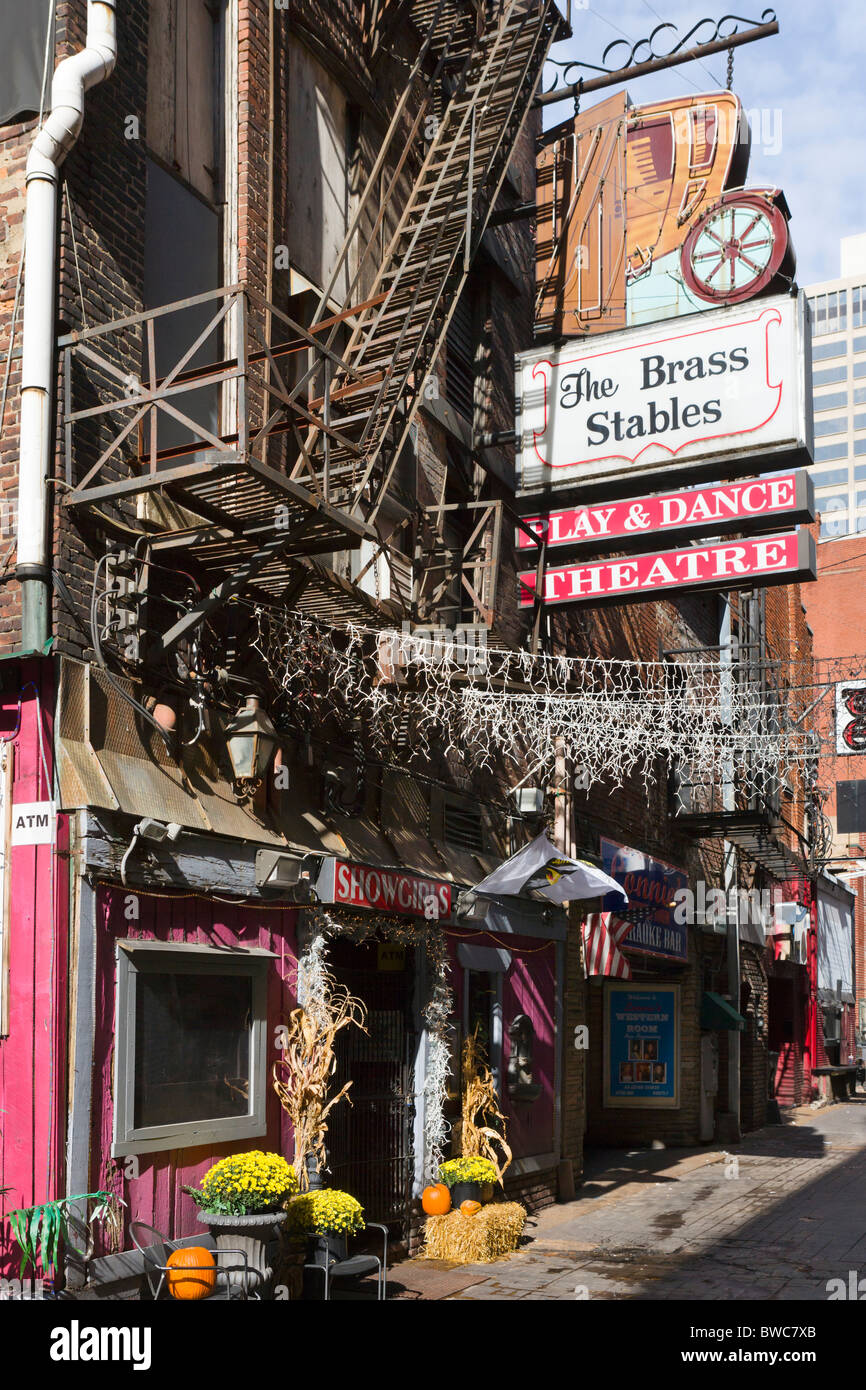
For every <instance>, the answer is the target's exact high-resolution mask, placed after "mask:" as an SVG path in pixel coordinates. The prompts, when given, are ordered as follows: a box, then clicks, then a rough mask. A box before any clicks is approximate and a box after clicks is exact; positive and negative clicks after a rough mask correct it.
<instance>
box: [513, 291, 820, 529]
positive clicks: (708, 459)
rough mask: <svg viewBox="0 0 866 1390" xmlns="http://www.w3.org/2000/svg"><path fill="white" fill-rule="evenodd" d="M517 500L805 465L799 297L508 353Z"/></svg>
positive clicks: (807, 411)
mask: <svg viewBox="0 0 866 1390" xmlns="http://www.w3.org/2000/svg"><path fill="white" fill-rule="evenodd" d="M515 393H516V412H517V414H516V427H517V438H518V445H517V448H518V454H517V469H518V499H519V500H520V499H525V501H526V503H527V505H529V504H530V502H531V501H537V499H538V498H539V497H544V496H548V497H549V496H561V497H563V498H564V497H567V496H576V495H580V497H581V498H587V497H592V496H598V495H600V494H602V493H603V494H604V495H605V496H608V497H616V496H620V497H625V496H629V495H635V494H637V493H640V492H641V491H643V490H646V489H647V488H650V487H652V486H657V487H659V488H662V487H665V486H667V484H668V482H669V481H671V480H677V481H678V482H684V481H686V480H688V479H690V478H695V479H698V478H706V477H713V478H714V479H720V478H730V477H736V476H745V475H748V474H760V473H768V472H773V471H776V470H779V469H781V468H784V467H788V466H791V467H793V466H805V465H808V464H810V463H811V462H812V434H813V431H812V407H811V345H810V334H809V323H808V313H807V305H806V299H805V295H804V294H803V293H802V291H801V292H799V293H798V294H797V295H773V296H771V297H769V298H766V299H753V300H748V301H746V302H745V303H743V304H738V305H735V306H733V307H730V308H720V309H713V310H708V311H707V312H706V313H701V314H691V315H688V316H687V317H684V318H675V319H665V320H662V321H661V322H658V323H653V324H644V325H641V326H640V327H637V328H631V329H626V330H624V331H618V332H616V333H605V334H599V335H595V336H589V337H586V338H580V339H577V338H576V339H574V340H572V341H570V342H567V343H565V344H564V345H563V346H561V347H559V348H557V349H556V350H552V349H551V348H550V346H549V345H548V346H545V347H539V348H533V349H531V350H529V351H527V352H523V353H520V354H518V356H517V358H516V383H515Z"/></svg>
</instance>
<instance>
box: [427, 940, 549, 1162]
mask: <svg viewBox="0 0 866 1390" xmlns="http://www.w3.org/2000/svg"><path fill="white" fill-rule="evenodd" d="M460 939H461V937H458V936H457V935H456V934H450V933H449V939H448V951H449V958H450V960H451V978H450V983H451V988H452V990H453V991H454V1016H455V1018H457V1019H459V1020H462V1018H463V967H462V966H461V965H459V964H458V961H457V944H458V941H459V940H460ZM462 939H464V940H466V941H468V942H471V943H472V944H475V945H479V946H504V947H506V949H507V950H509V951H510V952H511V955H512V961H511V966H510V967H509V969H508V971H507V973H506V974H505V977H504V979H503V982H502V1026H503V1034H504V1035H503V1040H502V1100H501V1104H502V1110H503V1113H504V1114H505V1115H506V1117H507V1120H508V1132H507V1137H508V1143H509V1145H510V1146H511V1149H512V1151H513V1153H514V1157H515V1158H528V1157H530V1156H531V1155H533V1154H547V1153H550V1152H551V1151H552V1149H553V1129H554V1076H555V1037H554V1030H555V1007H556V944H555V942H553V941H550V942H547V943H545V942H543V941H541V940H539V939H537V938H535V937H522V936H513V937H512V936H509V937H508V938H505V937H503V936H498V935H497V936H492V935H490V934H489V933H487V932H479V931H475V932H467V933H466V935H465V937H463V938H462ZM517 1014H527V1015H528V1016H529V1017H530V1018H531V1019H532V1023H533V1026H534V1028H535V1043H534V1048H533V1064H534V1067H533V1075H534V1079H535V1081H536V1082H538V1083H539V1084H540V1085H541V1092H540V1094H539V1095H538V1097H537V1098H536V1099H535V1100H534V1101H512V1100H511V1099H510V1098H509V1096H508V1089H507V1068H508V1059H509V1057H510V1056H511V1042H510V1039H509V1037H508V1026H509V1024H510V1023H511V1022H512V1020H513V1019H514V1018H515V1017H516V1015H517Z"/></svg>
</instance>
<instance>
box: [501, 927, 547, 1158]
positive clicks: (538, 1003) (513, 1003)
mask: <svg viewBox="0 0 866 1390" xmlns="http://www.w3.org/2000/svg"><path fill="white" fill-rule="evenodd" d="M518 941H520V943H521V944H520V945H517V944H515V946H514V947H513V948H512V947H511V942H510V941H509V949H512V950H513V959H512V962H511V968H510V970H509V971H508V972H507V974H506V976H505V979H504V980H503V983H502V1025H503V1039H502V1096H503V1102H504V1103H503V1106H502V1109H503V1111H504V1113H505V1114H506V1115H507V1116H508V1117H509V1122H508V1142H509V1144H510V1145H511V1150H512V1152H513V1154H514V1157H515V1158H528V1157H530V1156H531V1155H533V1154H548V1153H550V1152H551V1151H552V1149H553V1125H554V1095H553V1085H554V1076H555V1065H556V1057H555V1041H554V1020H555V1012H554V1011H555V1007H556V943H555V942H553V941H550V942H548V943H547V945H546V947H545V949H543V950H540V949H539V948H540V947H542V946H543V945H544V943H543V942H541V941H537V940H532V939H526V940H525V941H524V940H522V938H518ZM521 950H525V952H526V954H525V955H522V954H521V953H520V952H521ZM518 1014H526V1015H527V1016H528V1017H529V1018H531V1020H532V1025H533V1028H534V1029H535V1041H534V1044H533V1056H532V1060H533V1066H532V1075H533V1080H534V1082H535V1084H536V1085H540V1086H541V1092H540V1094H539V1095H538V1096H537V1097H536V1099H535V1100H533V1101H519V1100H512V1099H511V1097H510V1096H509V1094H508V1080H507V1078H508V1059H509V1057H510V1056H511V1040H510V1038H509V1036H508V1025H509V1024H510V1023H511V1022H512V1020H513V1019H514V1018H515V1017H516V1016H517V1015H518Z"/></svg>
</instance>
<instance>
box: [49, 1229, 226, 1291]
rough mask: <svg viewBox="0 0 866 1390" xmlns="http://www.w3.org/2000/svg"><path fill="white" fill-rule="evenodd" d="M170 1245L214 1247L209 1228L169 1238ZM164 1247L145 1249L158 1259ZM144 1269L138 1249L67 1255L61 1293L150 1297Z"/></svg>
mask: <svg viewBox="0 0 866 1390" xmlns="http://www.w3.org/2000/svg"><path fill="white" fill-rule="evenodd" d="M172 1245H173V1246H181V1245H203V1246H204V1247H205V1249H207V1250H216V1242H215V1240H214V1238H213V1236H212V1235H211V1234H210V1232H209V1231H203V1232H202V1233H201V1234H200V1235H195V1236H183V1237H181V1238H180V1239H178V1240H172ZM164 1249H165V1247H164V1246H162V1245H150V1246H148V1253H149V1254H153V1255H154V1256H155V1257H156V1258H157V1260H159V1261H160V1262H161V1261H162V1258H163V1253H164ZM147 1269H148V1267H147V1265H146V1263H145V1258H144V1255H142V1254H141V1252H140V1251H138V1250H121V1251H120V1252H119V1254H117V1255H100V1256H99V1257H98V1258H97V1259H92V1260H82V1259H80V1258H77V1257H76V1256H70V1257H69V1258H68V1259H67V1261H66V1294H65V1297H67V1298H72V1299H75V1300H78V1299H83V1300H92V1299H103V1298H107V1299H127V1300H129V1299H141V1298H144V1299H150V1297H151V1294H150V1289H149V1286H148V1282H147Z"/></svg>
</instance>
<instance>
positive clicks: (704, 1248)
mask: <svg viewBox="0 0 866 1390" xmlns="http://www.w3.org/2000/svg"><path fill="white" fill-rule="evenodd" d="M864 1193H866V1095H858V1096H857V1097H855V1098H854V1099H853V1100H851V1101H849V1102H848V1103H846V1104H841V1105H833V1106H828V1107H827V1108H825V1109H823V1110H816V1111H812V1110H809V1109H804V1110H801V1111H798V1112H796V1114H794V1115H793V1116H789V1117H788V1118H787V1120H786V1123H785V1124H784V1125H782V1126H773V1127H768V1128H766V1129H762V1130H758V1131H756V1132H755V1133H753V1134H748V1135H746V1136H745V1137H744V1139H743V1141H742V1143H741V1144H738V1145H737V1146H736V1147H735V1148H734V1149H732V1150H731V1153H730V1154H725V1153H724V1152H720V1151H714V1152H710V1151H708V1150H706V1149H704V1150H694V1149H691V1150H641V1151H630V1152H626V1151H622V1150H612V1151H604V1152H599V1151H596V1152H589V1153H588V1154H587V1158H586V1167H585V1171H584V1182H583V1184H582V1186H581V1188H580V1191H579V1195H578V1197H577V1199H576V1200H575V1201H573V1202H569V1203H565V1204H562V1205H560V1206H556V1207H552V1208H548V1209H547V1210H546V1211H543V1212H541V1213H539V1215H538V1216H537V1217H536V1218H534V1220H533V1222H532V1224H531V1225H529V1226H528V1227H527V1239H526V1240H525V1243H524V1245H523V1247H522V1248H521V1249H520V1250H519V1251H518V1252H517V1253H516V1254H515V1255H513V1256H511V1258H509V1259H506V1260H501V1261H497V1263H496V1264H494V1265H472V1266H461V1267H454V1266H449V1265H447V1264H442V1263H439V1262H434V1261H429V1260H422V1259H414V1260H407V1261H404V1262H403V1263H402V1264H400V1265H398V1266H396V1268H395V1269H394V1270H393V1272H392V1276H391V1280H390V1285H391V1287H390V1296H391V1297H396V1298H404V1299H434V1300H441V1299H447V1300H460V1299H463V1300H466V1299H468V1300H473V1301H474V1300H482V1299H492V1300H499V1299H509V1300H510V1299H515V1298H521V1299H527V1300H536V1301H538V1300H565V1299H570V1300H573V1299H575V1298H588V1299H598V1298H601V1299H641V1300H644V1299H684V1300H691V1299H703V1300H721V1301H728V1300H732V1299H733V1300H736V1299H758V1300H764V1299H768V1300H777V1299H813V1300H826V1298H827V1290H826V1285H827V1281H828V1280H829V1279H836V1278H842V1279H845V1280H846V1281H847V1279H848V1273H849V1271H850V1270H856V1271H857V1272H858V1277H864V1276H866V1202H864V1197H863V1194H864Z"/></svg>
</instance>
